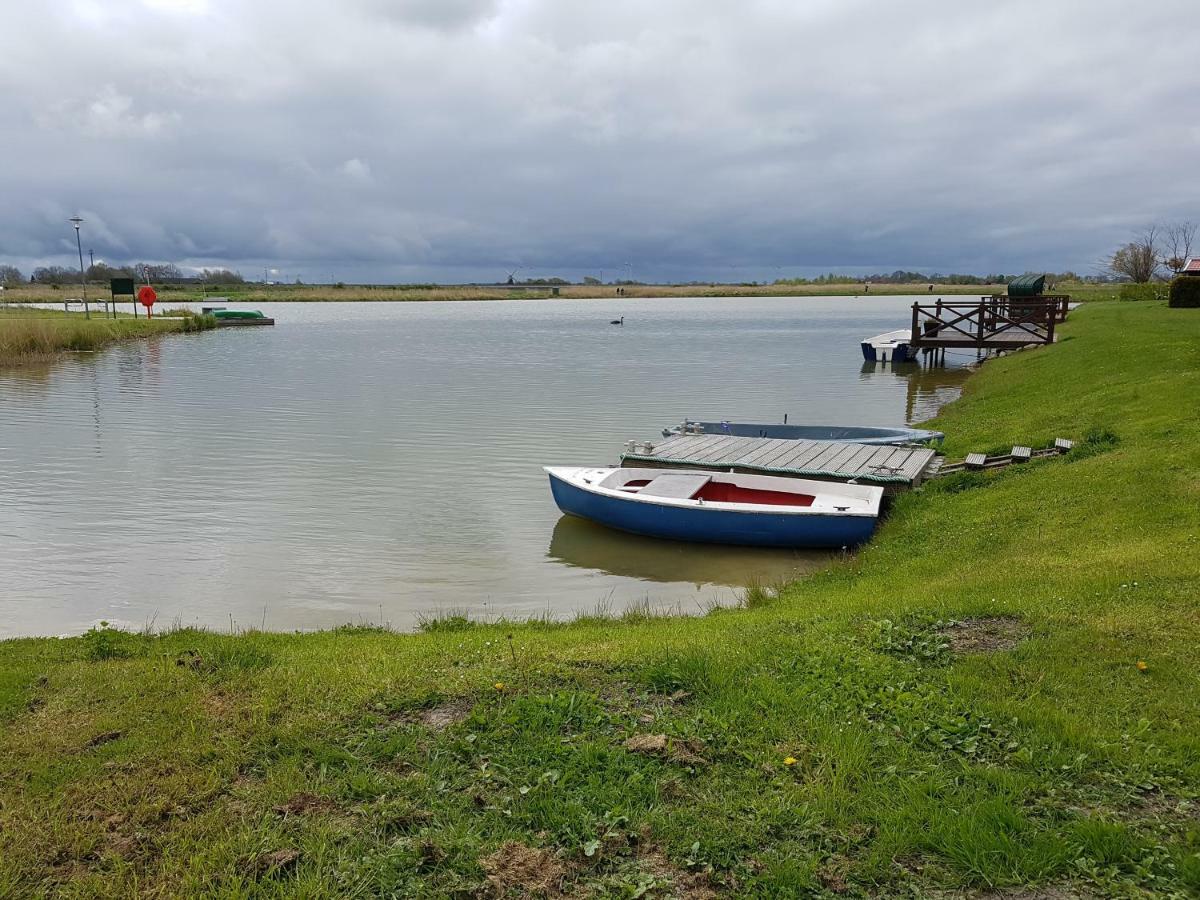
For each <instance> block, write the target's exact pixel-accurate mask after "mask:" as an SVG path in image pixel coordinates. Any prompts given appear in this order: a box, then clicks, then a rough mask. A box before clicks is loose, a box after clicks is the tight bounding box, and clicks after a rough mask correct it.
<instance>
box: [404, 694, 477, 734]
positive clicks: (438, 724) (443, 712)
mask: <svg viewBox="0 0 1200 900" xmlns="http://www.w3.org/2000/svg"><path fill="white" fill-rule="evenodd" d="M471 706H472V704H471V703H470V702H468V701H466V700H456V701H455V702H453V703H443V704H442V705H441V706H432V707H430V708H429V709H423V710H421V711H420V712H419V713H417V716H416V722H417V724H418V725H424V726H425V727H426V728H429V729H431V730H432V731H442V730H444V729H446V728H449V727H450V726H451V725H457V724H458V723H460V722H464V721H466V718H467V716H469V715H470V714H471Z"/></svg>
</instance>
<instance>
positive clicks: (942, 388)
mask: <svg viewBox="0 0 1200 900" xmlns="http://www.w3.org/2000/svg"><path fill="white" fill-rule="evenodd" d="M911 302H912V300H911V298H882V297H880V298H862V299H853V298H845V297H842V298H828V299H824V298H818V299H811V298H810V299H773V298H755V299H697V300H688V299H656V300H638V299H632V298H622V299H620V300H617V299H612V300H581V301H572V300H546V301H533V300H526V301H506V302H481V303H395V304H389V303H328V304H320V303H312V304H264V305H263V306H262V307H261V308H262V309H263V311H264V312H266V313H267V314H268V315H274V316H275V317H276V320H277V322H278V323H279V324H278V325H277V326H276V327H274V328H244V329H224V330H220V331H216V332H210V333H206V334H202V335H194V336H174V337H166V338H162V339H160V340H157V341H154V342H137V343H130V344H128V345H125V346H121V347H117V348H115V349H112V350H109V351H106V352H104V353H100V354H94V355H87V356H80V357H75V358H72V359H70V360H68V361H67V362H64V363H60V364H57V365H53V366H48V367H44V368H43V367H38V368H33V369H22V370H19V371H15V372H13V371H9V372H0V635H29V634H64V633H72V632H78V631H81V630H83V629H86V628H88V627H89V626H91V625H92V624H94V623H96V622H97V621H100V620H107V621H109V622H112V623H117V624H121V625H124V626H127V627H142V626H145V625H147V624H153V625H155V626H157V627H163V626H167V625H171V624H175V623H182V624H200V625H207V626H215V627H226V628H227V627H229V626H230V623H231V622H232V623H233V624H234V625H235V626H237V627H261V626H262V625H264V624H265V625H266V627H268V628H275V629H285V628H286V629H290V628H317V627H327V626H333V625H337V624H342V623H346V622H381V621H382V622H387V623H390V624H392V625H395V626H399V627H406V626H411V625H412V624H414V623H415V622H416V621H417V620H418V618H419V617H420V616H421V615H424V614H429V613H434V612H447V611H464V612H466V613H468V614H470V615H474V616H478V617H496V616H501V615H507V616H514V617H526V616H530V615H541V614H546V613H549V614H550V615H553V616H564V615H569V614H571V613H573V612H576V611H580V610H594V609H596V608H597V607H602V608H605V609H608V610H610V611H613V612H619V611H620V610H621V609H623V608H625V607H627V606H629V605H630V604H634V603H643V602H646V601H649V602H650V603H651V604H653V605H654V606H659V607H670V608H676V609H678V610H680V611H682V612H694V611H698V610H700V609H703V608H705V607H707V606H708V605H710V604H712V603H714V602H729V601H731V600H733V599H735V598H736V597H737V596H738V595H739V593H740V592H741V590H742V589H743V588H744V586H745V585H746V584H747V583H749V582H751V581H753V580H763V581H768V582H770V581H774V580H777V579H780V578H783V577H787V576H789V575H794V574H797V573H802V572H804V571H808V570H811V569H812V568H813V567H814V566H816V565H819V564H820V562H821V560H822V559H823V558H824V557H822V556H821V555H820V554H814V553H796V552H781V551H755V550H745V549H728V548H713V547H698V548H697V547H691V546H687V545H680V544H673V543H665V542H657V541H652V540H645V539H639V538H633V537H629V536H626V535H622V534H617V533H613V532H609V531H606V530H605V529H602V528H599V527H596V526H592V525H589V524H587V523H584V522H580V521H576V520H569V519H564V518H562V517H561V516H560V515H559V513H558V510H557V509H556V508H555V506H554V504H553V502H552V500H551V497H550V491H549V488H548V486H547V484H546V480H545V476H544V475H543V473H542V471H541V468H540V467H541V466H542V465H543V464H567V465H570V464H605V463H611V462H614V461H615V460H616V457H617V455H618V453H619V452H620V450H621V447H622V443H623V442H624V441H625V440H627V439H631V438H637V439H653V438H656V437H658V436H659V433H660V430H661V429H662V428H663V427H664V426H668V425H671V424H674V423H676V422H678V421H680V420H681V419H682V418H683V417H684V416H688V417H692V418H706V419H721V418H731V419H732V418H738V419H743V420H749V421H765V422H776V421H780V420H782V417H783V415H784V413H787V414H789V420H790V421H791V422H797V423H798V422H813V423H838V424H863V425H873V424H881V425H891V424H900V423H903V422H907V421H914V420H920V419H921V418H923V417H927V416H929V415H931V414H932V413H933V412H934V411H935V410H936V408H937V407H938V406H939V405H940V404H941V403H943V402H945V401H946V400H948V399H951V398H952V397H953V396H955V395H956V394H957V391H958V387H959V385H960V384H961V381H962V379H963V377H964V373H963V372H962V371H961V370H960V371H938V370H934V371H932V372H925V371H922V370H920V369H918V368H916V367H908V368H904V369H902V370H897V371H893V370H892V369H891V368H890V367H885V366H879V367H875V366H873V365H864V364H863V362H862V359H861V356H860V353H859V348H858V342H859V340H861V339H862V338H863V337H865V336H869V335H872V334H875V333H878V332H881V331H886V330H890V329H893V328H897V327H903V326H904V324H905V323H906V322H907V321H908V316H909V312H908V306H909V305H910V304H911ZM620 315H624V316H625V317H626V319H625V325H624V327H620V328H618V327H614V326H610V325H609V324H608V321H609V319H611V318H615V317H617V316H620Z"/></svg>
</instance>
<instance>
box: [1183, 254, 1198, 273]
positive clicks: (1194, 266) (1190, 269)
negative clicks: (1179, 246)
mask: <svg viewBox="0 0 1200 900" xmlns="http://www.w3.org/2000/svg"><path fill="white" fill-rule="evenodd" d="M1179 274H1180V275H1200V256H1193V257H1192V258H1191V259H1189V260H1188V261H1187V265H1185V266H1184V267H1183V268H1182V269H1180V270H1179Z"/></svg>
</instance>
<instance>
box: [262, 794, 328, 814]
mask: <svg viewBox="0 0 1200 900" xmlns="http://www.w3.org/2000/svg"><path fill="white" fill-rule="evenodd" d="M336 806H337V804H336V803H334V802H333V801H332V800H330V799H329V798H328V797H321V796H318V795H317V794H309V793H306V792H301V793H299V794H296V795H295V796H294V797H292V798H291V799H290V800H288V801H287V803H280V804H278V805H277V806H272V807H271V811H272V812H273V813H275V814H276V815H277V816H283V817H285V818H286V817H288V816H306V815H309V814H310V813H320V812H329V811H330V810H332V809H334V808H335V807H336Z"/></svg>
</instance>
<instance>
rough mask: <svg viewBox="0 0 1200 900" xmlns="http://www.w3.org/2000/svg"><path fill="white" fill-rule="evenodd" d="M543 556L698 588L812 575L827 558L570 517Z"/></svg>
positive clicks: (561, 523)
mask: <svg viewBox="0 0 1200 900" xmlns="http://www.w3.org/2000/svg"><path fill="white" fill-rule="evenodd" d="M546 555H547V556H548V557H549V558H550V559H552V560H555V561H556V562H560V563H565V564H566V565H568V566H574V567H576V568H580V569H591V570H594V571H598V572H605V573H607V574H609V575H617V576H620V577H623V578H637V579H639V580H641V581H655V582H661V583H670V582H691V583H693V584H695V585H696V586H697V587H701V586H703V585H706V584H714V585H721V586H725V587H746V586H747V585H750V584H753V583H755V582H762V583H766V584H771V583H773V582H776V581H780V580H782V579H785V578H792V577H795V576H797V575H802V574H804V573H806V572H812V571H815V570H816V569H818V568H820V567H821V566H822V565H823V564H824V563H826V562H827V561H828V560H829V558H830V557H829V554H828V553H825V552H821V551H817V550H768V549H763V548H757V547H723V546H703V545H697V544H683V543H679V542H677V541H664V540H658V539H656V538H644V537H638V536H637V535H633V534H625V533H624V532H621V531H614V530H613V529H611V528H605V527H603V526H602V525H596V524H594V523H592V522H587V521H584V520H583V519H577V518H575V517H574V516H563V517H562V518H561V519H559V520H558V522H557V523H556V524H555V526H554V534H553V536H552V537H551V538H550V549H549V550H548V551H547V552H546Z"/></svg>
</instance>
